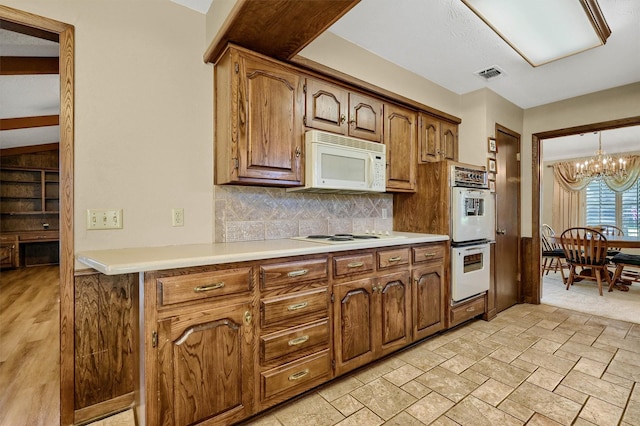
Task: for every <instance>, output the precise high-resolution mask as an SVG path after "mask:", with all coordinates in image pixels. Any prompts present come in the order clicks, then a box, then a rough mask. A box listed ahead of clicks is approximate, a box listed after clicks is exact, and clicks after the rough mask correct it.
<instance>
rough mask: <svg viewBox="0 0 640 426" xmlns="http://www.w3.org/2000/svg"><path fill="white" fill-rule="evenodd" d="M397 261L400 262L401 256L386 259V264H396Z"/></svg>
mask: <svg viewBox="0 0 640 426" xmlns="http://www.w3.org/2000/svg"><path fill="white" fill-rule="evenodd" d="M399 260H402V256H394V257H390V258H389V259H387V262H397V261H399Z"/></svg>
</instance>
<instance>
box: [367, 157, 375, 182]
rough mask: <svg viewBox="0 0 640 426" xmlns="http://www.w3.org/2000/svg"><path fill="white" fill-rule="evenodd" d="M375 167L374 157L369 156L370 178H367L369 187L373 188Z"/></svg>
mask: <svg viewBox="0 0 640 426" xmlns="http://www.w3.org/2000/svg"><path fill="white" fill-rule="evenodd" d="M373 167H374V163H373V155H372V154H369V167H368V169H369V173H368V175H369V176H368V177H367V187H368V188H371V187H372V186H373Z"/></svg>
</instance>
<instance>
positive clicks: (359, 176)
mask: <svg viewBox="0 0 640 426" xmlns="http://www.w3.org/2000/svg"><path fill="white" fill-rule="evenodd" d="M386 163H387V151H386V145H384V144H381V143H376V142H368V141H364V140H361V139H356V138H351V137H348V136H342V135H335V134H333V133H327V132H321V131H319V130H310V131H308V132H306V133H305V162H304V165H305V169H304V170H305V171H304V176H305V182H304V183H305V186H300V187H296V188H288V189H287V191H290V192H295V191H300V192H332V193H352V194H353V193H364V192H384V191H386V180H387V175H386Z"/></svg>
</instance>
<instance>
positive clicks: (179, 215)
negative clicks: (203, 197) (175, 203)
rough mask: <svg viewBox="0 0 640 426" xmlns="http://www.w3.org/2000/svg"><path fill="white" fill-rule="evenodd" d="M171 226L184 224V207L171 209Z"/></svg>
mask: <svg viewBox="0 0 640 426" xmlns="http://www.w3.org/2000/svg"><path fill="white" fill-rule="evenodd" d="M171 226H184V209H171Z"/></svg>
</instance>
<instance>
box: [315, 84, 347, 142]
mask: <svg viewBox="0 0 640 426" xmlns="http://www.w3.org/2000/svg"><path fill="white" fill-rule="evenodd" d="M347 99H348V93H347V91H346V90H344V89H342V88H340V87H338V86H334V85H333V84H329V83H325V82H323V81H320V80H314V79H312V78H308V79H307V83H306V89H305V100H306V111H305V125H306V126H307V127H312V128H314V129H318V130H326V131H328V132H333V133H339V134H343V135H344V134H346V133H347Z"/></svg>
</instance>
